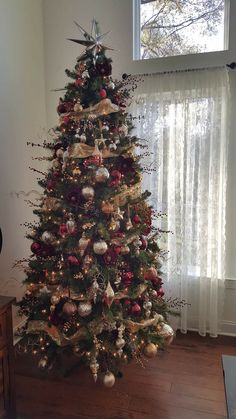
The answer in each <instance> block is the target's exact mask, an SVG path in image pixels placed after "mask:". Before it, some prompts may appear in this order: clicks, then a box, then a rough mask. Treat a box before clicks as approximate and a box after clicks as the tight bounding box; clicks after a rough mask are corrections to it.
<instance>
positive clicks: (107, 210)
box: [101, 201, 114, 214]
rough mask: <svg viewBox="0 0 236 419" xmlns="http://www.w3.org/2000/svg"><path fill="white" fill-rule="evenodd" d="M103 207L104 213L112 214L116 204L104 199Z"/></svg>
mask: <svg viewBox="0 0 236 419" xmlns="http://www.w3.org/2000/svg"><path fill="white" fill-rule="evenodd" d="M101 209H102V212H103V213H104V214H112V213H113V212H114V206H113V204H111V203H110V202H109V201H102V208H101Z"/></svg>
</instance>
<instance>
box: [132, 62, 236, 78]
mask: <svg viewBox="0 0 236 419" xmlns="http://www.w3.org/2000/svg"><path fill="white" fill-rule="evenodd" d="M226 67H228V68H230V69H231V70H235V69H236V62H232V63H230V64H226ZM220 68H225V66H217V67H202V68H188V69H181V70H170V71H157V72H153V73H139V74H136V75H137V76H156V75H158V74H172V73H183V72H190V71H201V70H212V69H220Z"/></svg>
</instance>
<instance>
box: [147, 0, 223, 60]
mask: <svg viewBox="0 0 236 419" xmlns="http://www.w3.org/2000/svg"><path fill="white" fill-rule="evenodd" d="M225 2H226V0H141V10H140V15H141V22H140V24H141V40H140V41H141V58H142V59H147V58H157V57H168V56H175V55H186V54H196V53H201V52H210V51H221V50H224V49H225V41H224V29H225V28H224V22H225Z"/></svg>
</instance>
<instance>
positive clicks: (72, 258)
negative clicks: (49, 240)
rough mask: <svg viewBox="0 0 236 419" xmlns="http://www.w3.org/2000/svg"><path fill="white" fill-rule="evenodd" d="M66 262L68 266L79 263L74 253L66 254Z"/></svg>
mask: <svg viewBox="0 0 236 419" xmlns="http://www.w3.org/2000/svg"><path fill="white" fill-rule="evenodd" d="M67 262H68V264H69V265H70V266H78V265H79V261H78V259H77V257H76V256H74V255H70V256H68V258H67Z"/></svg>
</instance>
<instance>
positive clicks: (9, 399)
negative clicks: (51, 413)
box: [0, 296, 16, 419]
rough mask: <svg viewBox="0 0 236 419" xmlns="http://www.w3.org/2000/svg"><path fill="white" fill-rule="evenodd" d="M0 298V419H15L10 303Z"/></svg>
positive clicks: (10, 300)
mask: <svg viewBox="0 0 236 419" xmlns="http://www.w3.org/2000/svg"><path fill="white" fill-rule="evenodd" d="M14 301H15V298H12V297H2V296H0V419H15V418H16V413H15V385H14V349H13V332H12V303H13V302H14Z"/></svg>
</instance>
